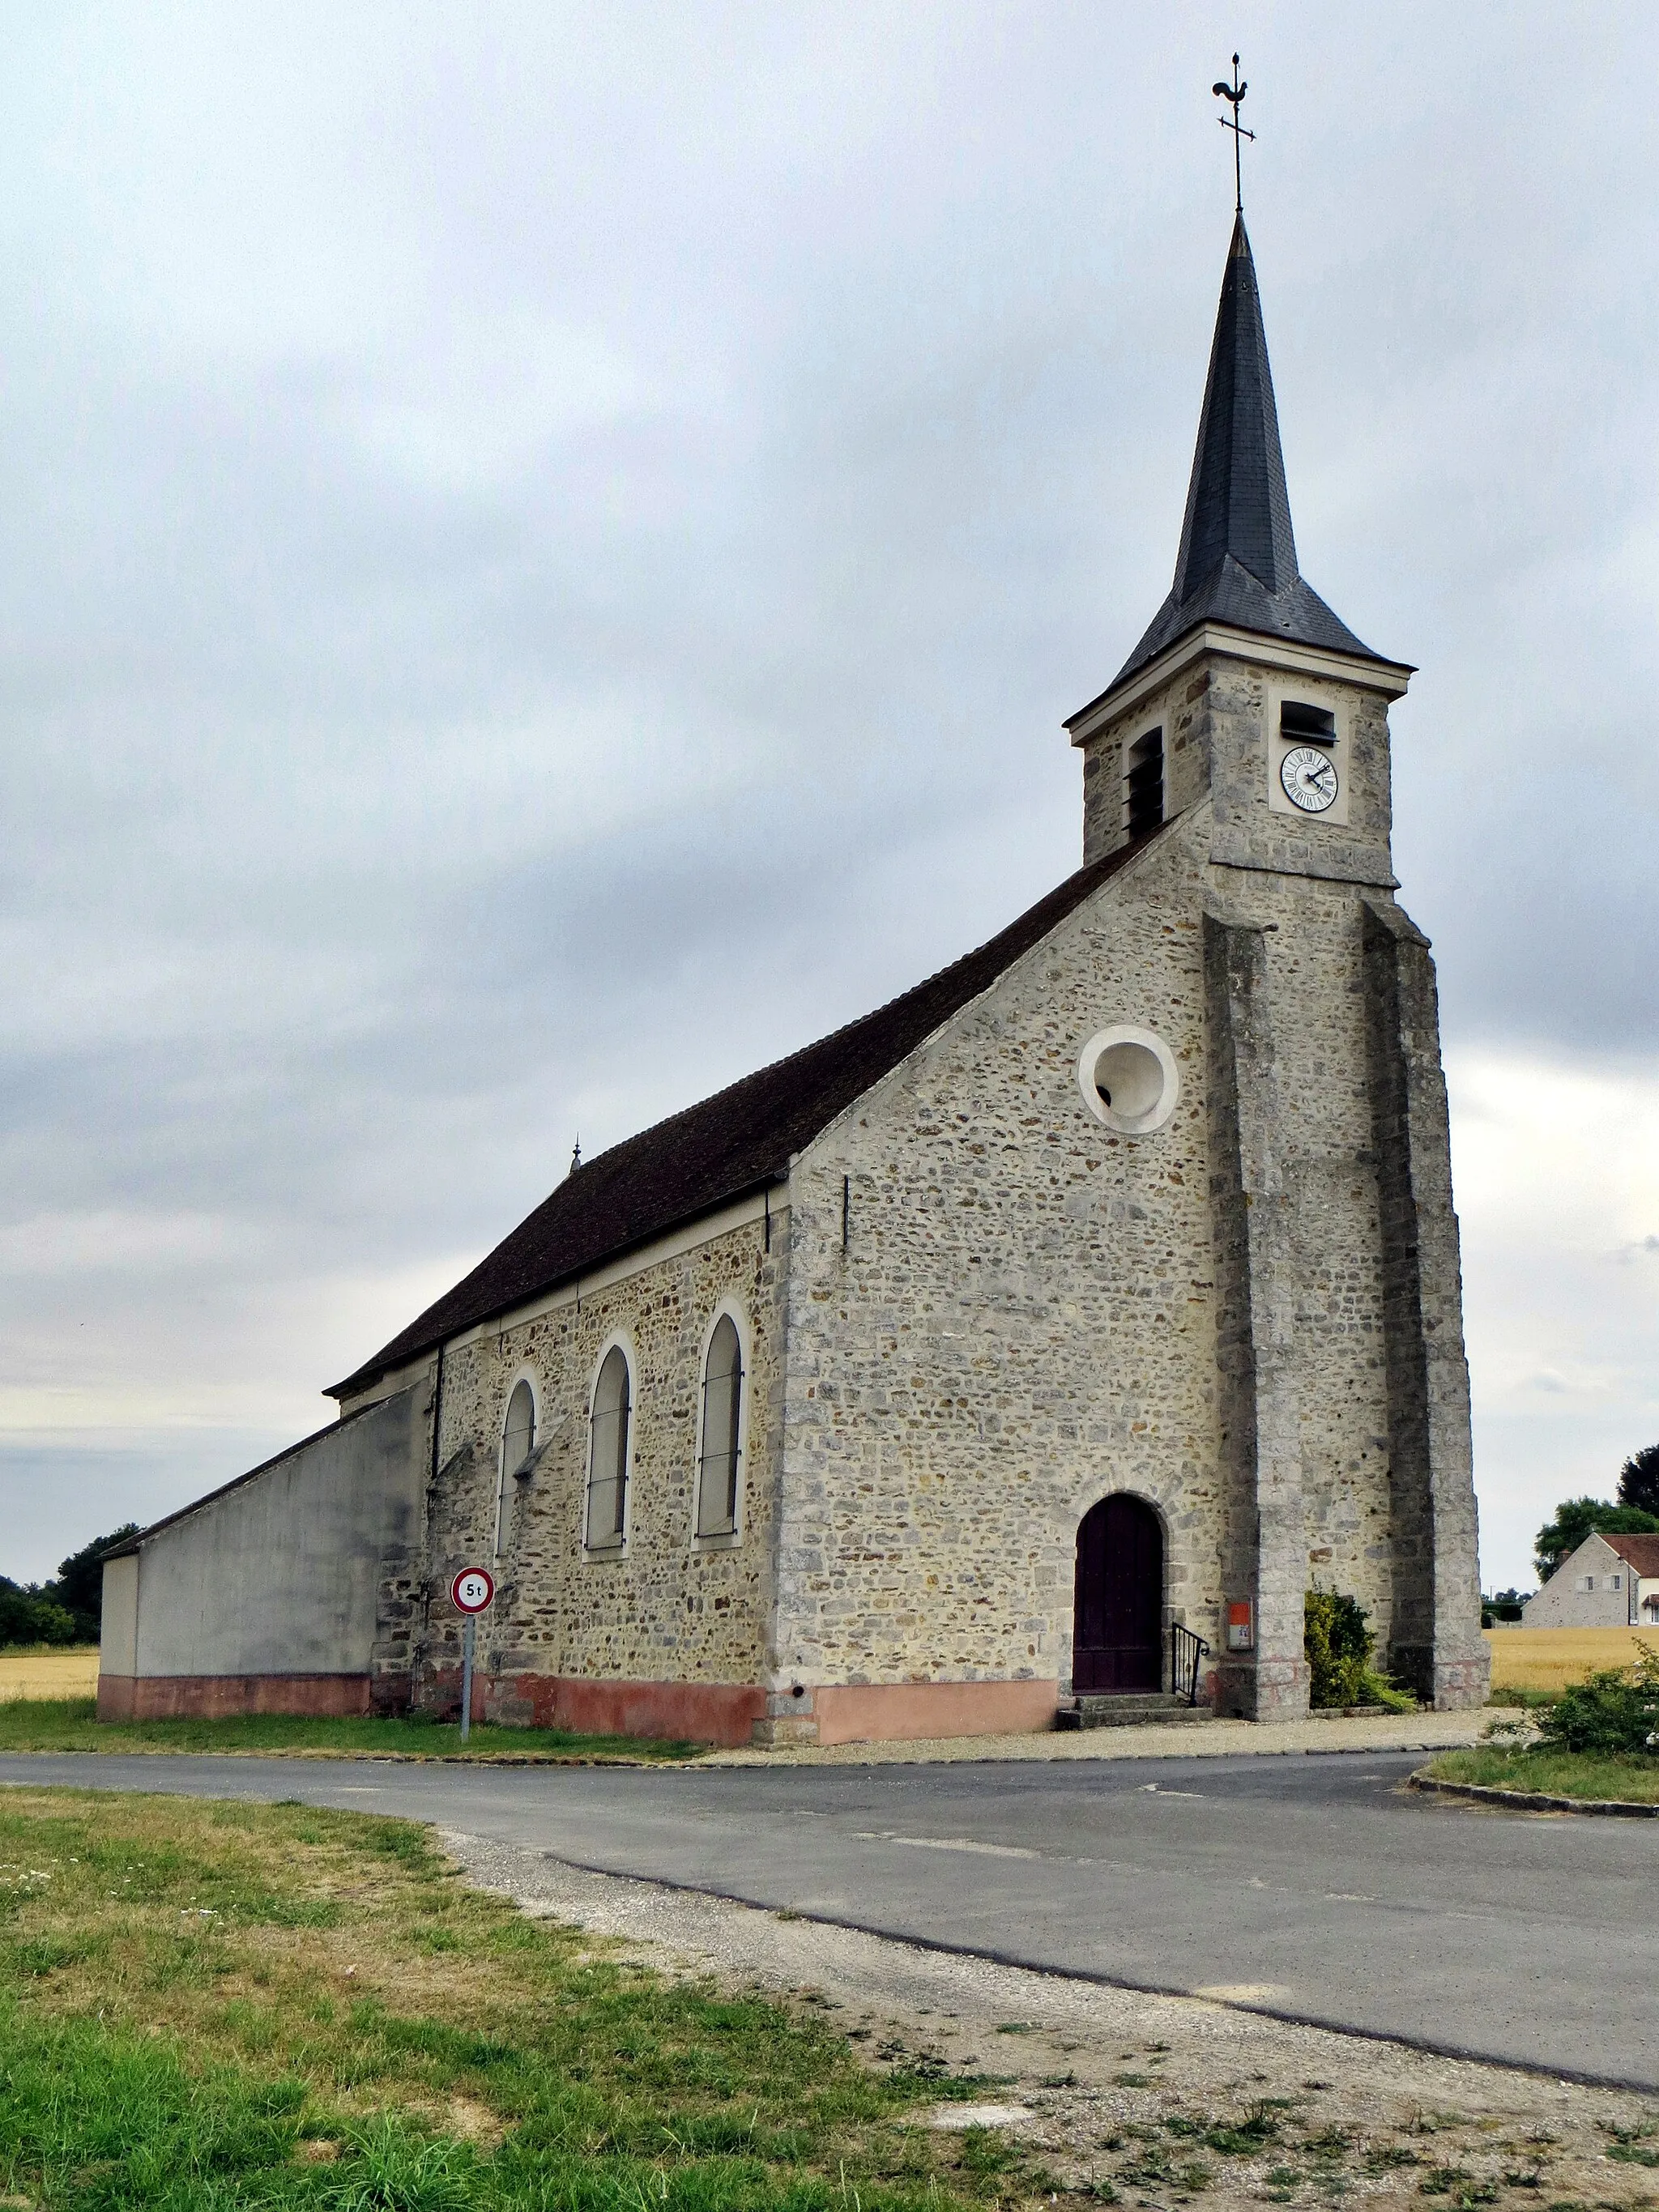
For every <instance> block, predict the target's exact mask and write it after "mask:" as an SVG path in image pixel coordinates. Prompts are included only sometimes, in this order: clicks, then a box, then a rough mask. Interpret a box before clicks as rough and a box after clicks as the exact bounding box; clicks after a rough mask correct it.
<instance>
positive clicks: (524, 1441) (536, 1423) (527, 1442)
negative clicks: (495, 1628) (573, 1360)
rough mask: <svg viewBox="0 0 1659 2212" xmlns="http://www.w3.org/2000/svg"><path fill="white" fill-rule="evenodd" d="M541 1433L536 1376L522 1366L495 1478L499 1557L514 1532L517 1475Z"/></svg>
mask: <svg viewBox="0 0 1659 2212" xmlns="http://www.w3.org/2000/svg"><path fill="white" fill-rule="evenodd" d="M540 1434H541V1407H540V1406H539V1404H538V1401H537V1395H536V1379H535V1377H534V1376H532V1374H531V1373H530V1372H529V1370H527V1369H520V1372H519V1373H518V1374H517V1375H515V1376H513V1383H512V1387H511V1388H510V1389H508V1391H507V1410H506V1412H505V1413H503V1414H502V1416H501V1468H500V1471H499V1473H498V1474H497V1475H496V1478H495V1556H496V1558H497V1559H500V1557H501V1554H502V1553H503V1552H505V1551H506V1549H507V1545H508V1543H509V1541H511V1538H512V1534H513V1477H514V1476H515V1475H516V1474H518V1472H519V1470H520V1468H521V1467H523V1465H524V1463H525V1462H526V1460H527V1459H529V1458H530V1457H531V1456H532V1455H533V1453H534V1451H535V1449H536V1443H537V1440H538V1437H539V1436H540Z"/></svg>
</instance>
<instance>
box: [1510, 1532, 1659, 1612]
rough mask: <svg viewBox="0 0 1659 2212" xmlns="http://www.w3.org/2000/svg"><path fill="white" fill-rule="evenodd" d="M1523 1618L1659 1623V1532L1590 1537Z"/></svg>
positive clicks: (1528, 1606) (1531, 1601)
mask: <svg viewBox="0 0 1659 2212" xmlns="http://www.w3.org/2000/svg"><path fill="white" fill-rule="evenodd" d="M1521 1618H1522V1622H1523V1624H1524V1625H1525V1626H1527V1627H1528V1628H1635V1627H1638V1626H1640V1627H1643V1628H1659V1536H1603V1535H1601V1534H1590V1535H1589V1536H1586V1537H1585V1539H1584V1541H1583V1543H1582V1544H1581V1545H1580V1546H1579V1547H1578V1549H1577V1551H1576V1552H1572V1553H1569V1554H1568V1556H1567V1557H1566V1558H1565V1559H1563V1560H1562V1562H1561V1564H1560V1565H1559V1567H1558V1568H1557V1569H1556V1571H1555V1572H1554V1573H1553V1575H1552V1576H1551V1577H1550V1578H1549V1580H1548V1581H1547V1583H1545V1585H1544V1587H1543V1589H1541V1590H1540V1591H1539V1593H1538V1595H1537V1596H1536V1597H1531V1598H1528V1600H1527V1602H1526V1605H1525V1607H1523V1608H1522V1614H1521Z"/></svg>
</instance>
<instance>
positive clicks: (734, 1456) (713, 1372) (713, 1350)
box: [697, 1314, 743, 1536]
mask: <svg viewBox="0 0 1659 2212" xmlns="http://www.w3.org/2000/svg"><path fill="white" fill-rule="evenodd" d="M742 1406H743V1346H742V1344H741V1343H740V1341H739V1340H738V1329H737V1323H736V1322H734V1321H733V1320H732V1316H731V1315H730V1314H722V1315H721V1316H720V1319H719V1321H718V1322H716V1323H715V1324H714V1334H713V1336H711V1337H710V1338H709V1340H708V1359H707V1360H706V1361H705V1363H704V1365H703V1370H702V1451H701V1452H700V1453H699V1455H698V1458H697V1534H698V1535H700V1536H731V1535H734V1534H736V1533H737V1526H738V1416H739V1413H740V1412H741V1410H742Z"/></svg>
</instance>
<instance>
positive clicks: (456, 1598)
mask: <svg viewBox="0 0 1659 2212" xmlns="http://www.w3.org/2000/svg"><path fill="white" fill-rule="evenodd" d="M494 1596H495V1577H493V1576H492V1575H491V1574H490V1573H489V1571H488V1569H486V1568H484V1567H463V1568H462V1569H461V1571H460V1572H459V1574H458V1575H457V1576H456V1577H455V1579H454V1581H453V1583H451V1584H450V1585H449V1601H450V1603H451V1604H452V1605H453V1607H454V1608H455V1610H456V1612H457V1613H462V1614H464V1615H465V1626H464V1627H463V1629H462V1630H461V1741H462V1742H463V1743H465V1741H466V1740H467V1738H468V1737H469V1736H470V1735H471V1733H472V1647H473V1644H474V1643H475V1641H476V1639H477V1629H478V1615H479V1614H480V1613H483V1611H484V1609H485V1607H487V1606H488V1605H489V1602H490V1601H491V1600H492V1599H493V1598H494Z"/></svg>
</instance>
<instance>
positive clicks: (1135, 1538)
mask: <svg viewBox="0 0 1659 2212" xmlns="http://www.w3.org/2000/svg"><path fill="white" fill-rule="evenodd" d="M1163 1686H1164V1531H1163V1529H1162V1528H1160V1527H1159V1526H1158V1516H1157V1514H1156V1513H1154V1512H1153V1510H1152V1507H1151V1506H1150V1505H1143V1504H1141V1502H1140V1500H1139V1498H1126V1497H1125V1496H1123V1495H1122V1494H1121V1492H1120V1493H1119V1495H1118V1496H1116V1497H1115V1498H1102V1499H1101V1501H1100V1503H1099V1504H1098V1505H1096V1506H1093V1507H1091V1509H1090V1510H1089V1511H1088V1512H1087V1513H1085V1515H1084V1516H1083V1520H1082V1522H1081V1524H1080V1526H1079V1529H1078V1532H1077V1610H1076V1613H1075V1616H1074V1620H1073V1638H1072V1687H1073V1690H1074V1691H1075V1692H1077V1694H1078V1695H1079V1697H1084V1696H1087V1695H1088V1694H1090V1693H1091V1692H1094V1693H1096V1694H1098V1693H1100V1692H1103V1691H1108V1692H1109V1691H1112V1690H1158V1689H1161V1688H1162V1687H1163Z"/></svg>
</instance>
